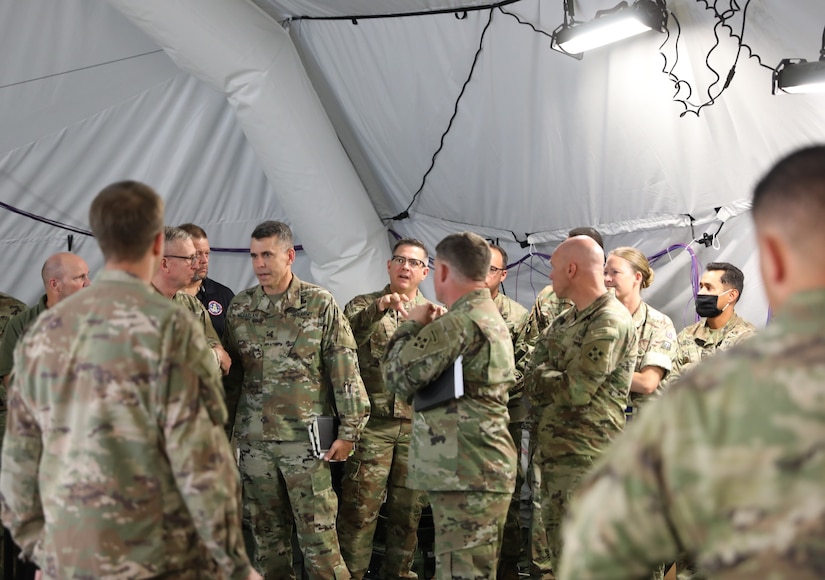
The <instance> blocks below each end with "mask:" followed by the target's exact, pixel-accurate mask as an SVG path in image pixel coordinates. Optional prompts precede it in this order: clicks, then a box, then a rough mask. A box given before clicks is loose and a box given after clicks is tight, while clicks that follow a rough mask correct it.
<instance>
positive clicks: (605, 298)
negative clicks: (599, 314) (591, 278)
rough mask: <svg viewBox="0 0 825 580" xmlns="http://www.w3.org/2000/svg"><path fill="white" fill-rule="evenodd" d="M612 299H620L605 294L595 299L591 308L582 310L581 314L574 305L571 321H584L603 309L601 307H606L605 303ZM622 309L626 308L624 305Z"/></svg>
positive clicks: (608, 293) (607, 293)
mask: <svg viewBox="0 0 825 580" xmlns="http://www.w3.org/2000/svg"><path fill="white" fill-rule="evenodd" d="M611 298H612V299H613V300H618V298H616V297H615V296H613V294H611V293H610V292H605V293H604V294H602V295H601V296H599V297H598V298H596V299H595V300H594V301H593V302H592V303H591V304H590V306H588V307H587V308H585V309H584V310H582V311H581V312H579V311H578V310H577V309H576V305H575V304H574V305H573V308H571V309H570V315H571V316H572V318H571V320H574V321H575V320H582V319H584V318H587V317H588V316H590V315H591V314H593V312H595V311H596V310H598V309H599V308H601V307H602V306H603V305H604V303H605V302H607V301H608V300H610V299H611ZM622 308H624V305H622Z"/></svg>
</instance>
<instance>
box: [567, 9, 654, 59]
mask: <svg viewBox="0 0 825 580" xmlns="http://www.w3.org/2000/svg"><path fill="white" fill-rule="evenodd" d="M648 30H650V26H648V25H647V24H644V23H642V22H640V21H639V20H638V19H637V18H636V16H635V15H633V14H628V15H627V16H625V17H624V18H616V19H610V22H599V21H598V20H595V21H591V22H589V23H587V24H580V25H579V26H576V27H574V28H571V29H570V30H569V32H570V36H571V37H572V38H570V40H566V41H564V42H560V43H559V48H561V49H562V50H563V51H564V52H568V53H570V54H579V53H581V52H585V51H588V50H592V49H594V48H599V47H600V46H604V45H606V44H610V43H611V42H617V41H619V40H624V39H625V38H630V37H631V36H636V35H637V34H641V33H642V32H646V31H648Z"/></svg>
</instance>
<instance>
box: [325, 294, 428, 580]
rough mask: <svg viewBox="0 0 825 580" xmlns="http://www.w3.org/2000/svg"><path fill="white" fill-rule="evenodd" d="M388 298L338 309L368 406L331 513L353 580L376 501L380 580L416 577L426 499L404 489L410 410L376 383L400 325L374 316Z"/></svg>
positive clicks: (365, 556)
mask: <svg viewBox="0 0 825 580" xmlns="http://www.w3.org/2000/svg"><path fill="white" fill-rule="evenodd" d="M390 293H391V290H390V287H389V285H387V286H386V287H385V288H384V289H383V290H381V291H379V292H373V293H372V294H364V295H361V296H356V297H355V298H353V299H352V300H351V301H350V302H349V304H347V306H346V307H345V308H344V316H346V317H347V320H349V323H350V326H351V327H352V332H353V334H354V335H355V342H356V343H357V344H358V364H359V367H360V369H361V378H362V379H363V380H364V386H365V387H366V389H367V394H368V395H369V398H370V420H369V422H368V423H367V426H366V427H365V428H364V432H363V433H362V434H361V440H360V441H359V442H358V445H357V446H356V448H355V452H354V454H353V456H352V457H350V458H349V460H348V461H347V465H346V472H345V474H344V481H343V492H342V494H341V507H340V511H339V512H338V539H339V542H340V543H341V554H342V555H343V556H344V561H345V562H346V563H347V567H348V568H349V571H350V573H351V574H352V577H353V578H354V579H356V580H360V579H361V578H363V577H364V574H365V573H366V572H367V569H368V567H369V563H370V557H371V556H372V542H373V536H374V535H375V528H376V524H377V523H378V512H379V510H380V509H381V503H382V501H384V498H386V502H387V508H386V514H387V525H386V541H385V544H384V547H385V550H384V559H383V563H382V567H381V577H382V578H386V579H388V580H395V579H400V578H417V577H418V575H417V574H415V572H412V565H413V560H414V558H415V550H416V546H417V544H418V533H417V532H418V521H419V520H420V519H421V510H422V508H423V507H424V506H425V505H426V498H425V494H423V493H422V492H420V491H417V490H412V489H409V488H408V487H407V457H408V455H409V450H410V434H411V420H412V409H411V408H410V405H409V404H407V402H406V401H403V400H401V399H399V398H396V397H395V395H393V394H392V393H390V392H388V391H387V388H386V386H385V385H384V378H383V377H382V376H381V357H383V356H384V351H385V350H386V348H387V343H388V342H389V340H390V337H391V336H392V335H393V334H394V333H395V331H396V330H397V329H398V325H399V324H400V323H401V322H404V318H403V317H402V316H401V314H399V313H398V311H396V310H393V309H391V308H390V309H387V310H385V311H384V312H381V311H380V310H379V309H378V305H377V300H378V299H379V298H381V297H382V296H385V295H387V294H390ZM428 302H429V301H428V300H427V299H426V298H424V296H423V295H422V294H421V293H420V292H417V293H416V295H415V297H414V298H413V300H412V301H411V302H409V303H405V304H404V308H405V309H406V310H409V309H410V308H413V307H415V306H417V305H419V304H427V303H428Z"/></svg>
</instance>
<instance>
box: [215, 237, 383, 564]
mask: <svg viewBox="0 0 825 580" xmlns="http://www.w3.org/2000/svg"><path fill="white" fill-rule="evenodd" d="M249 255H250V256H251V258H252V267H253V268H254V270H255V276H256V277H257V278H258V281H259V282H260V284H259V285H258V286H254V287H252V288H249V289H247V290H244V291H242V292H239V293H238V294H237V295H236V296H235V298H233V299H232V302H231V303H230V305H229V311H228V312H227V314H226V328H225V329H224V335H223V341H224V344H225V345H226V350H227V351H228V352H229V354H230V355H231V356H232V370H231V371H230V372H229V375H228V376H227V377H226V381H225V385H226V394H227V400H228V401H229V405H228V406H229V419H230V423H229V431H230V433H229V434H230V435H231V427H232V426H233V425H234V428H235V436H236V437H237V441H238V446H239V448H240V471H241V474H242V475H243V481H244V484H243V509H244V533H245V534H246V536H247V537H246V540H247V547H248V548H249V551H250V554H251V555H252V558H253V561H254V563H255V564H256V566H258V567H259V568H260V569H261V570H263V572H264V575H265V576H266V577H267V578H278V579H281V578H283V579H286V578H294V574H293V568H292V530H293V528H296V531H297V534H298V544H299V545H300V547H301V551H302V552H303V557H304V567H305V569H306V572H307V574H308V576H309V578H311V579H312V580H331V579H333V578H334V579H336V580H338V579H344V580H346V579H348V578H349V577H350V575H349V572H347V567H346V564H344V559H343V558H342V557H341V550H340V547H339V544H338V534H337V532H336V527H335V518H336V516H337V514H338V499H337V497H336V496H335V492H334V491H333V489H332V479H331V477H330V468H329V464H328V463H327V462H328V461H344V460H346V459H347V458H348V457H349V455H350V452H351V451H352V447H353V445H354V443H355V442H356V441H357V440H358V438H359V437H360V436H361V431H362V430H363V428H364V424H365V423H366V421H367V418H368V417H369V399H367V393H366V391H365V390H364V383H363V382H362V381H361V376H360V375H359V374H358V355H357V354H356V352H355V350H356V346H355V340H354V339H353V337H352V331H351V330H350V327H349V323H348V322H347V319H346V318H344V315H343V313H342V312H341V311H340V310H339V308H338V305H337V304H336V303H335V299H334V298H333V297H332V294H330V293H329V292H328V291H326V290H324V289H323V288H321V287H319V286H315V285H313V284H308V283H306V282H303V281H302V280H300V279H299V278H298V277H297V276H295V275H294V274H293V273H292V263H293V262H294V261H295V248H294V247H293V241H292V231H291V230H290V229H289V226H287V225H286V224H284V223H282V222H276V221H267V222H264V223H262V224H260V225H258V226H257V227H256V228H255V230H254V231H253V232H252V240H251V241H250V245H249ZM236 409H237V412H236ZM333 414H337V415H338V417H339V418H340V421H341V425H340V427H339V429H338V435H337V436H338V438H337V439H336V440H335V441H334V442H333V443H332V445H331V447H330V448H329V451H328V452H327V453H326V454H325V455H324V456H323V458H317V457H315V456H314V455H313V454H312V447H311V444H310V439H309V433H308V431H307V427H308V426H310V425H311V424H312V422H313V419H314V417H315V416H318V415H333Z"/></svg>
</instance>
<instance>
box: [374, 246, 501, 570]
mask: <svg viewBox="0 0 825 580" xmlns="http://www.w3.org/2000/svg"><path fill="white" fill-rule="evenodd" d="M434 270H435V271H434V277H435V279H434V285H435V293H436V297H437V298H438V300H439V301H441V302H442V303H444V304H445V305H446V306H447V307H448V308H449V309H450V310H449V312H447V313H446V314H443V315H442V313H443V309H441V308H439V307H438V306H435V305H432V304H423V305H420V306H416V307H415V308H413V309H412V310H411V311H410V312H409V313H408V314H409V315H408V317H407V322H405V323H404V324H402V325H401V326H400V327H399V328H398V331H397V332H396V333H395V334H394V335H393V337H392V338H391V339H390V342H389V344H388V345H387V352H386V354H385V355H384V361H383V366H382V371H383V373H384V381H385V382H386V385H387V389H389V391H390V392H392V393H395V394H396V396H398V397H401V398H403V399H406V400H407V401H409V400H411V399H412V398H413V396H414V395H415V393H416V391H418V390H419V389H421V388H422V387H425V386H427V385H429V384H430V383H431V382H432V381H433V380H434V379H436V378H437V377H438V376H439V375H441V373H442V372H444V370H446V369H447V368H448V367H450V366H451V365H452V364H453V362H454V361H455V360H456V358H457V357H458V356H459V355H461V356H462V357H463V377H464V395H463V396H461V397H460V398H457V399H451V400H449V401H447V402H445V403H443V404H441V405H439V406H436V407H433V408H431V409H429V410H426V411H423V412H416V413H414V415H413V426H412V430H413V435H412V443H411V446H410V470H409V476H408V478H407V481H408V484H407V485H408V486H409V487H411V488H413V489H421V490H424V491H426V492H427V495H428V498H429V500H430V505H431V506H432V509H433V521H434V524H435V551H436V554H435V559H436V578H438V579H439V580H447V579H453V578H495V575H496V569H497V567H498V558H499V550H500V548H501V538H502V533H503V531H504V520H505V517H506V515H507V507H508V506H509V505H510V495H511V494H512V492H513V485H514V483H515V477H516V449H515V446H514V445H513V438H512V437H511V436H510V433H509V432H508V431H507V423H508V421H509V417H508V414H507V399H508V393H509V391H510V389H511V388H512V387H513V384H514V383H515V365H514V363H513V343H512V341H511V339H510V334H509V333H508V332H507V326H506V325H505V323H504V320H503V319H502V318H501V314H499V312H498V309H496V305H495V304H494V303H493V301H492V299H491V298H490V291H489V290H488V289H487V285H486V278H487V274H488V273H489V270H490V248H489V246H488V245H487V241H486V240H485V239H484V238H482V237H480V236H477V235H476V234H472V233H469V232H464V233H461V234H451V235H449V236H447V237H446V238H444V239H443V240H441V242H439V244H438V246H436V257H435V268H434Z"/></svg>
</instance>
